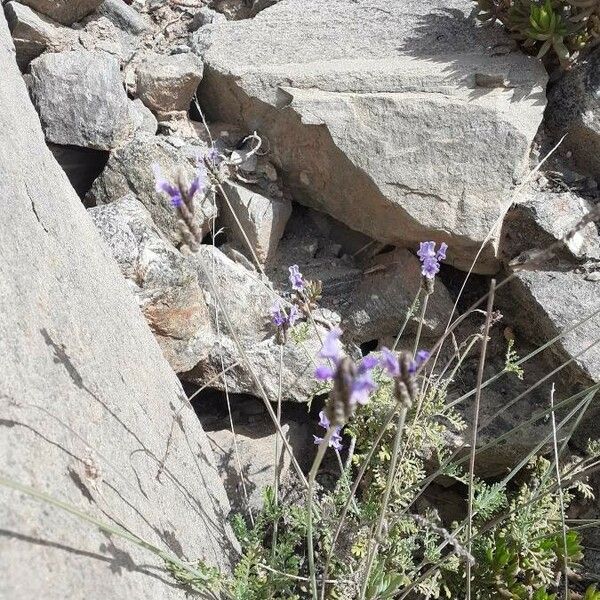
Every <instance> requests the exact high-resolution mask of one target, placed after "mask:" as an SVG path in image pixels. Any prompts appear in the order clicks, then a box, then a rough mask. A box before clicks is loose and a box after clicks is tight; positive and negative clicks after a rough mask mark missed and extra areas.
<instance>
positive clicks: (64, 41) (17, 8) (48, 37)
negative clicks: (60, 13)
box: [4, 2, 78, 71]
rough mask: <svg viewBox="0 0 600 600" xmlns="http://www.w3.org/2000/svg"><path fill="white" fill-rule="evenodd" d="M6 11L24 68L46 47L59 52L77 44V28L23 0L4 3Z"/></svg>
mask: <svg viewBox="0 0 600 600" xmlns="http://www.w3.org/2000/svg"><path fill="white" fill-rule="evenodd" d="M4 12H5V14H6V20H7V22H8V27H9V29H10V33H11V35H12V37H13V41H14V44H15V49H16V51H17V63H18V64H19V68H20V69H21V70H22V71H24V70H25V69H26V68H27V66H28V65H29V63H30V62H31V61H32V60H33V59H34V58H37V57H38V56H40V55H41V54H43V53H44V52H46V51H48V52H60V51H62V50H66V49H69V48H71V47H73V46H74V45H75V46H77V43H78V40H77V33H76V32H74V31H73V30H71V29H70V28H68V27H65V26H64V25H61V24H60V23H56V22H55V21H52V20H51V19H49V18H48V17H44V16H43V15H39V14H38V13H36V12H35V11H34V10H32V9H31V8H29V7H28V6H25V5H24V4H20V3H19V2H9V3H8V4H6V5H5V6H4Z"/></svg>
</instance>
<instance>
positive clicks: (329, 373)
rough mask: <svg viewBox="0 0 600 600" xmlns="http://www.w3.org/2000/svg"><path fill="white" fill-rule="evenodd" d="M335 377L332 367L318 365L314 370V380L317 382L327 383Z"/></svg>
mask: <svg viewBox="0 0 600 600" xmlns="http://www.w3.org/2000/svg"><path fill="white" fill-rule="evenodd" d="M334 375H335V369H334V368H332V367H328V366H327V365H319V366H318V367H317V368H316V369H315V379H317V380H319V381H329V380H330V379H333V376H334Z"/></svg>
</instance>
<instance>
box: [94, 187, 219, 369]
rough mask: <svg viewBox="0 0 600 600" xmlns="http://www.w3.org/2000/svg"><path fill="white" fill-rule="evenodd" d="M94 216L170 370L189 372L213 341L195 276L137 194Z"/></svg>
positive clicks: (96, 209) (202, 297)
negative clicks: (136, 196)
mask: <svg viewBox="0 0 600 600" xmlns="http://www.w3.org/2000/svg"><path fill="white" fill-rule="evenodd" d="M89 212H90V215H91V217H92V220H93V221H94V224H95V225H96V227H97V228H98V231H99V232H100V234H101V235H102V237H103V238H104V241H105V242H106V243H107V245H108V246H109V248H110V249H111V252H112V254H113V256H114V257H115V259H116V260H117V262H118V263H119V267H120V268H121V272H122V273H123V275H124V276H125V277H126V278H127V280H128V282H129V283H130V284H131V286H132V287H133V289H134V291H135V293H136V295H137V298H138V303H139V304H140V308H141V309H142V312H143V313H144V316H145V317H146V321H147V322H148V324H149V325H150V329H151V330H152V332H153V333H154V335H155V336H156V339H157V340H158V343H159V344H160V347H161V348H162V351H163V353H164V355H165V357H166V359H167V360H168V361H169V364H170V365H171V367H172V368H173V370H174V371H175V372H181V371H189V370H190V369H191V368H193V367H194V366H195V365H196V364H197V362H198V359H199V356H202V354H203V352H204V350H205V349H206V344H207V339H210V338H211V336H212V323H211V320H210V316H209V313H208V307H207V305H206V301H205V298H204V294H203V292H202V290H201V289H200V287H199V285H198V277H197V275H196V272H195V270H194V269H193V268H192V266H191V265H190V264H189V261H187V260H186V259H185V258H184V256H182V255H181V253H180V252H179V251H178V250H177V249H176V248H175V247H174V246H173V245H172V244H171V243H170V242H169V241H168V240H166V239H165V238H164V236H163V235H162V234H161V233H160V232H159V231H158V229H157V228H156V226H155V225H154V223H153V222H152V217H151V216H150V213H149V212H148V211H147V210H146V209H145V208H144V206H143V205H142V204H141V203H140V202H138V201H137V200H136V199H135V197H134V196H133V194H130V195H128V196H125V197H124V198H122V199H121V200H118V201H117V202H112V203H111V204H107V205H104V206H99V207H97V208H92V209H90V211H89Z"/></svg>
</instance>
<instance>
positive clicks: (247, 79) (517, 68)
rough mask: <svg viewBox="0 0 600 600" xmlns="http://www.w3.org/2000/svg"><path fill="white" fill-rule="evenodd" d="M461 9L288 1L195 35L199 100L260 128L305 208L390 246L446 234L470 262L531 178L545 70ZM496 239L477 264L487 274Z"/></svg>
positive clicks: (226, 117)
mask: <svg viewBox="0 0 600 600" xmlns="http://www.w3.org/2000/svg"><path fill="white" fill-rule="evenodd" d="M471 11H472V2H470V1H468V0H452V1H450V2H448V1H446V0H444V1H442V0H436V1H435V2H428V3H423V2H420V1H418V0H410V1H409V0H407V1H404V2H392V3H390V2H389V1H387V0H357V1H356V2H352V3H348V2H346V1H345V0H332V1H330V2H321V1H320V0H283V1H281V2H279V3H278V4H277V5H276V6H272V7H270V8H269V9H268V10H265V11H263V12H261V13H260V14H258V15H257V16H256V17H255V18H254V19H251V20H247V21H236V22H232V21H230V22H227V23H219V24H212V25H210V26H206V27H202V28H200V30H198V31H197V32H196V33H195V34H194V36H193V40H194V49H195V51H196V52H197V53H198V55H199V56H200V57H201V58H202V60H203V61H204V63H205V71H206V72H205V76H204V79H203V81H202V83H201V85H200V88H199V97H200V100H201V104H202V106H203V109H204V110H205V112H206V113H207V114H208V116H209V117H210V118H212V119H214V120H222V121H226V122H233V123H234V124H240V125H242V126H244V127H245V128H246V130H250V131H253V130H257V131H258V132H260V133H261V134H263V135H264V137H265V138H266V139H268V140H269V147H270V150H271V153H272V158H273V161H274V162H275V163H276V166H277V167H278V168H279V169H280V170H281V171H282V172H283V173H284V174H286V178H287V183H288V185H289V186H290V187H291V189H292V191H293V193H294V197H295V198H297V199H298V200H299V201H301V202H303V203H306V204H308V205H310V206H312V207H314V208H317V209H318V210H322V211H324V212H328V213H329V214H331V215H332V216H334V217H335V218H336V219H338V220H339V221H342V222H344V223H346V224H347V225H348V226H349V227H351V228H353V229H356V230H359V231H362V232H363V233H366V234H367V235H369V236H371V237H372V238H374V239H376V240H379V241H382V242H385V243H389V244H393V245H398V246H405V247H414V246H415V245H417V243H418V242H419V241H422V240H426V239H427V240H428V239H433V240H435V241H441V240H443V239H446V241H448V243H449V245H450V253H449V255H448V260H449V262H450V263H451V264H454V265H455V266H457V267H459V268H462V269H465V268H468V267H469V266H470V264H471V261H472V260H473V258H474V256H475V254H476V253H477V251H478V250H479V248H480V246H481V245H482V243H483V242H484V240H485V239H486V237H487V235H488V233H489V232H490V229H491V228H492V226H493V225H494V224H495V223H497V222H498V221H499V220H501V219H502V217H503V216H504V213H505V212H506V210H507V209H508V207H509V206H510V204H511V202H512V196H513V192H514V186H515V181H516V180H518V179H519V178H521V177H522V176H523V174H524V172H525V171H526V169H527V166H528V156H529V151H530V144H531V142H532V140H533V137H534V135H535V134H536V131H537V129H538V126H539V124H540V122H541V120H542V116H543V110H544V105H545V96H544V88H545V84H546V73H545V71H544V68H543V66H542V64H541V63H540V62H539V61H537V60H536V59H534V58H532V57H528V56H525V55H524V54H523V53H521V52H519V51H516V50H515V51H512V49H513V45H512V42H511V41H510V40H509V38H508V37H507V36H506V35H505V34H504V32H503V31H502V29H501V28H499V27H486V28H483V27H476V26H475V25H474V23H473V22H472V21H471V20H469V19H468V18H467V15H469V14H470V13H471ZM367 24H368V25H367ZM497 242H498V239H497V237H491V239H489V240H488V241H487V242H486V243H485V244H484V249H483V252H482V255H481V258H480V260H479V262H478V264H477V265H476V266H475V271H477V272H488V273H489V272H493V271H495V270H497V268H498V262H497V260H496V258H497V256H496V252H497Z"/></svg>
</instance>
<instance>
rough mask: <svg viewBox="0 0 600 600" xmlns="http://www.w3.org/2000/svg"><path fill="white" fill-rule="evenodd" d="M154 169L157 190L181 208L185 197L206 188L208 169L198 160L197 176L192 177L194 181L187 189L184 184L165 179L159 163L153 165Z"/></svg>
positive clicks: (189, 196)
mask: <svg viewBox="0 0 600 600" xmlns="http://www.w3.org/2000/svg"><path fill="white" fill-rule="evenodd" d="M152 170H153V171H154V178H155V179H156V186H155V189H156V191H157V192H162V193H163V194H166V195H167V196H169V198H170V199H171V204H172V205H173V206H174V207H175V208H179V207H180V206H181V205H182V204H183V203H184V198H187V199H191V198H193V197H194V196H195V195H196V194H197V193H198V192H203V191H204V190H205V188H206V170H205V168H204V165H203V164H202V163H201V162H198V170H197V172H196V176H195V177H194V179H192V183H190V185H189V187H188V188H187V189H182V187H181V186H182V184H180V185H176V184H174V183H171V182H170V181H168V180H167V179H165V178H164V177H163V176H162V173H161V170H160V167H159V166H158V165H157V164H154V165H152Z"/></svg>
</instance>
